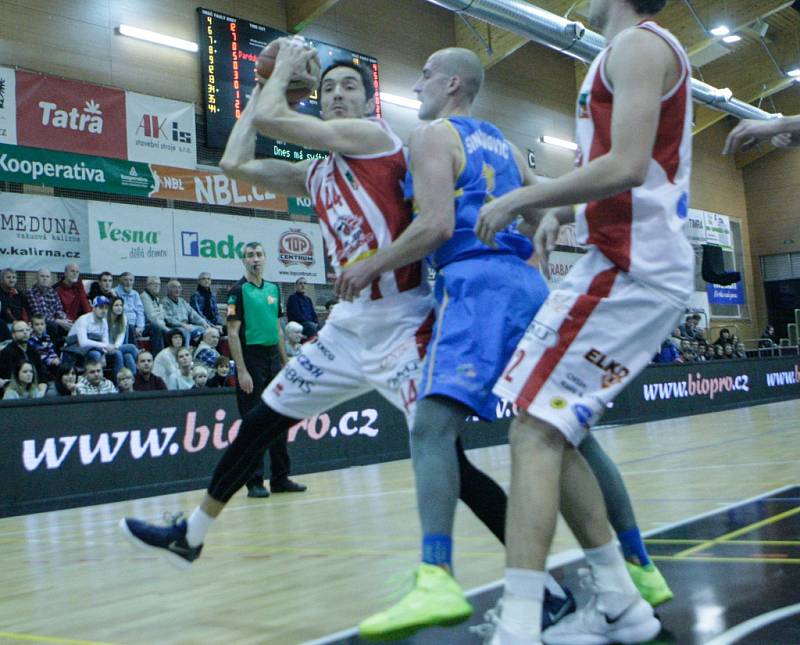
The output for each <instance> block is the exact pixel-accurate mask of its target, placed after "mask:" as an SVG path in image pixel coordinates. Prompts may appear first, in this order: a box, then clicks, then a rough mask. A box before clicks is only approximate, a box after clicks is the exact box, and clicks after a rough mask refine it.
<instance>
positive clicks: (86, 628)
mask: <svg viewBox="0 0 800 645" xmlns="http://www.w3.org/2000/svg"><path fill="white" fill-rule="evenodd" d="M798 419H800V400H795V401H789V402H784V403H774V404H770V405H764V406H758V407H753V408H742V409H739V410H732V411H727V412H720V413H715V414H709V415H700V416H694V417H687V418H681V419H673V420H668V421H659V422H655V423H648V424H641V425H635V426H625V427H616V428H609V429H600V430H597V431H596V432H597V436H598V438H599V439H600V441H601V442H602V443H603V445H604V446H605V448H606V449H607V450H608V451H609V453H610V454H611V455H612V457H613V458H614V459H615V460H616V461H617V463H619V464H620V465H621V469H622V472H623V474H624V476H625V479H626V482H627V483H628V486H629V488H630V491H631V495H632V497H633V500H634V505H635V507H636V511H637V515H638V519H639V524H640V526H641V527H642V529H643V530H645V531H651V532H652V531H656V532H658V535H654V536H651V539H652V541H651V543H650V544H651V547H650V548H651V550H652V552H653V553H654V554H656V555H657V556H658V558H659V562H660V566H662V567H663V568H664V570H665V571H666V572H667V576H668V577H669V578H670V579H671V580H673V582H674V585H675V587H676V591H677V592H678V598H677V599H676V600H675V601H673V603H672V604H671V605H667V606H666V607H665V608H664V610H663V611H662V612H661V613H662V617H663V618H664V622H665V626H666V627H667V630H666V631H665V633H664V634H662V637H661V638H660V640H659V641H658V642H660V643H680V644H681V645H682V644H683V643H714V645H721V644H722V643H733V642H742V643H745V642H751V643H761V642H767V641H763V640H761V637H760V636H757V635H751V636H747V637H744V639H743V640H724V638H727V637H723V636H722V634H723V633H724V632H726V631H728V630H730V629H731V628H732V627H734V625H736V624H738V623H740V622H741V621H743V620H745V619H746V618H748V617H749V616H748V615H744V614H742V612H741V611H737V610H735V608H732V607H729V606H728V605H726V602H727V600H726V593H725V589H726V588H728V587H726V585H727V584H728V582H729V583H730V586H729V589H730V590H733V589H735V588H741V586H742V581H743V580H745V578H744V577H742V576H743V575H744V574H743V573H742V571H743V569H742V568H741V567H740V568H738V569H737V568H736V566H737V563H738V564H739V565H741V566H745V565H746V566H748V567H749V568H748V570H747V576H748V577H747V578H746V581H747V582H746V585H747V589H748V590H749V592H750V596H749V598H758V599H760V604H759V605H758V606H757V607H755V606H754V607H755V608H753V610H752V611H751V615H761V614H763V613H764V612H769V611H771V610H777V609H780V608H781V607H784V606H790V605H792V604H795V603H797V602H798V594H797V591H796V590H797V589H798V585H800V583H799V582H798V579H797V575H798V574H794V573H793V572H794V571H795V570H796V566H793V565H797V564H800V552H799V551H798V548H799V547H800V542H798V541H793V540H792V537H795V538H796V536H797V531H798V530H800V522H798V520H800V508H798V497H800V491H798V490H797V489H792V488H791V486H793V485H796V484H798V483H800V424H798ZM470 458H471V459H473V460H474V461H475V463H476V464H478V465H479V466H480V467H481V468H483V469H485V470H486V471H487V472H489V473H491V474H492V475H493V476H494V477H495V478H497V479H498V481H500V482H501V483H502V484H504V485H506V484H507V481H508V468H509V454H508V448H507V447H506V446H499V447H495V448H486V449H480V450H475V451H471V452H470ZM301 479H302V481H303V482H304V483H307V484H308V485H309V491H308V492H307V493H304V494H291V495H274V496H273V497H271V498H269V499H267V500H251V499H248V498H246V497H245V496H244V495H243V494H239V495H237V496H236V497H234V498H233V500H232V501H231V503H230V505H229V507H228V509H226V511H225V513H224V514H223V515H222V517H221V519H220V520H219V521H218V522H217V523H216V525H215V526H214V527H213V528H212V530H211V533H210V534H209V538H208V540H207V542H206V547H205V551H204V553H203V556H202V558H201V559H200V560H198V561H197V562H196V563H195V564H194V565H193V567H192V569H191V570H190V571H188V572H185V573H181V572H178V571H176V570H174V569H172V568H171V567H170V566H169V565H167V564H166V563H165V562H164V561H163V560H161V559H159V558H156V557H155V556H150V555H149V554H145V553H142V552H140V551H136V550H134V549H133V548H132V547H130V546H129V545H128V543H127V542H125V541H124V540H123V539H122V538H121V536H120V535H119V534H118V531H117V527H116V524H117V522H118V520H119V518H120V517H122V516H124V515H134V516H137V517H142V518H148V519H153V520H155V519H157V518H159V517H160V516H161V514H162V512H164V511H171V512H174V511H180V510H183V511H187V512H189V511H191V509H192V508H193V507H194V505H195V504H196V503H197V501H198V500H199V499H200V495H201V492H200V491H196V492H191V493H181V494H177V495H167V496H162V497H156V498H148V499H143V500H135V501H128V502H120V503H115V504H105V505H99V506H90V507H84V508H77V509H71V510H65V511H57V512H52V513H41V514H37V515H28V516H20V517H11V518H5V519H0V571H2V572H3V573H2V584H0V642H1V643H21V642H27V643H60V644H73V645H77V644H83V645H90V644H98V643H113V644H115V645H122V644H125V645H140V644H141V645H144V644H147V645H150V644H159V645H160V644H178V643H185V644H189V643H191V644H207V643H208V644H212V643H213V644H220V643H235V644H246V643H263V644H269V645H280V644H284V643H286V644H290V643H292V644H293V643H300V642H304V641H313V640H316V639H319V642H357V641H356V640H355V639H354V638H352V636H351V634H350V633H349V632H347V631H344V632H343V633H341V634H339V635H338V636H335V637H333V638H331V637H329V636H328V635H330V634H333V633H335V632H340V631H342V630H347V629H348V628H350V627H352V626H353V625H354V624H356V623H357V622H358V621H359V620H360V619H361V618H363V617H364V616H366V615H368V614H369V613H371V612H373V611H375V610H377V609H380V608H383V607H385V606H386V605H387V604H388V603H390V602H392V598H393V596H392V591H393V589H392V587H393V586H394V590H397V588H398V587H399V588H400V589H402V586H403V584H404V582H405V581H404V580H403V579H402V578H403V577H404V575H405V574H406V573H407V572H408V571H410V569H411V568H412V567H413V566H414V564H415V563H416V562H417V559H418V542H419V528H418V522H417V517H416V510H415V501H414V492H413V481H412V473H411V469H410V466H409V462H408V461H400V462H392V463H387V464H380V465H373V466H364V467H359V468H351V469H348V470H343V471H330V472H325V473H319V474H315V475H307V476H303V477H302V478H301ZM778 489H781V490H778ZM765 494H766V498H765V499H764V500H761V501H745V502H744V503H743V500H749V499H750V498H756V497H759V496H763V495H765ZM720 511H721V512H720ZM698 515H704V518H701V519H699V520H696V521H693V522H689V523H684V524H683V525H682V526H678V527H675V526H674V525H676V524H677V523H680V522H682V521H684V520H686V519H687V518H691V517H696V516H698ZM455 544H456V553H455V556H456V562H455V566H456V572H457V574H458V577H459V579H460V581H461V582H462V584H463V585H464V586H465V587H466V588H474V587H479V586H483V589H482V593H479V594H478V595H477V596H476V599H478V600H480V602H477V601H476V606H477V607H478V608H479V609H481V610H482V609H483V608H484V605H486V603H487V602H488V600H487V598H489V596H490V595H491V594H490V593H489V592H490V591H491V587H490V586H489V583H492V582H494V581H496V580H498V579H499V578H501V577H502V573H503V552H502V549H501V548H500V545H499V544H498V543H497V542H496V540H495V539H494V538H493V537H492V536H491V535H490V534H489V532H488V531H487V530H486V529H484V528H483V526H482V525H480V524H479V523H478V522H477V520H475V519H474V518H473V517H472V516H471V515H470V514H469V511H468V510H467V509H465V508H463V507H461V508H459V512H458V515H457V520H456V538H455ZM574 546H575V544H574V541H573V540H572V538H571V537H570V536H569V535H568V532H567V531H566V530H564V528H563V527H560V528H559V532H558V535H557V538H556V544H555V550H554V553H556V554H560V555H558V556H557V557H556V560H559V561H560V562H562V563H564V562H568V563H569V562H570V561H571V558H570V555H571V553H570V550H571V549H573V548H574ZM678 560H682V561H684V562H678ZM686 561H691V562H686ZM700 561H703V562H706V561H707V562H708V563H709V567H698V566H697V565H698V564H699V562H700ZM575 566H576V564H575V563H570V564H568V565H567V566H566V567H565V568H564V569H563V571H562V572H560V573H563V575H565V576H566V578H567V581H568V582H569V581H571V580H572V579H573V574H574V568H575ZM723 566H729V568H726V569H720V567H723ZM779 567H780V568H779ZM784 567H785V570H786V571H787V572H788V573H787V574H784V573H783V572H784ZM679 569H680V571H679ZM798 572H800V570H798ZM789 573H791V574H792V576H794V577H791V580H792V581H793V586H792V585H788V586H787V585H784V584H783V583H782V582H781V580H782V579H783V577H785V576H786V575H788V574H789ZM392 578H394V580H393V583H394V585H392V584H387V581H388V580H390V579H392ZM783 582H785V580H783ZM712 583H713V584H712ZM737 585H738V587H737ZM792 589H793V590H794V592H793V593H792V592H791V590H792ZM787 590H789V591H787ZM487 593H488V594H489V595H487ZM748 602H749V601H748ZM753 602H755V601H753ZM786 611H787V610H785V611H784V613H786ZM788 611H789V613H791V611H790V610H788ZM477 613H479V612H476V614H477ZM792 615H793V616H794V620H793V619H792V618H788V619H787V618H784V619H783V622H787V620H788V623H791V624H796V623H797V622H798V621H797V616H798V614H792ZM775 616H777V618H776V619H775V621H773V622H775V624H776V625H778V624H779V623H780V622H781V621H780V620H779V619H780V617H781V616H780V615H778V614H775ZM479 618H480V617H479V616H478V615H476V617H475V618H474V619H473V622H479ZM768 622H769V621H768ZM765 624H766V623H765ZM770 624H771V623H770ZM765 629H766V628H765ZM682 630H683V631H682ZM687 630H688V631H687ZM759 633H761V634H765V633H766V632H763V630H762V632H759ZM464 634H467V635H466V636H465V635H464ZM681 634H690V639H689V640H687V638H688V637H686V636H683V635H681ZM764 637H766V636H764ZM715 638H717V640H716V641H715V640H714V639H715ZM720 638H723V640H719V639H720ZM753 638H755V640H753ZM776 638H783V636H780V637H779V636H776V635H775V634H773V635H772V636H770V637H769V642H770V643H771V644H772V643H779V642H783V641H782V640H775V639H776ZM676 639H677V640H676ZM413 642H420V643H422V642H426V643H428V642H438V643H456V642H458V643H460V642H473V643H477V642H479V639H478V638H477V637H474V636H472V637H470V636H469V635H468V633H467V632H466V630H451V631H449V632H438V633H435V632H428V633H427V635H426V634H425V633H423V634H422V635H421V637H420V638H419V639H414V641H413ZM786 642H794V643H797V642H800V639H798V640H795V641H786Z"/></svg>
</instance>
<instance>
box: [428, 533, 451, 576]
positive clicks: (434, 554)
mask: <svg viewBox="0 0 800 645" xmlns="http://www.w3.org/2000/svg"><path fill="white" fill-rule="evenodd" d="M422 561H423V562H424V563H426V564H436V565H441V564H446V565H447V566H448V567H450V568H451V569H452V566H453V538H452V537H450V536H449V535H425V536H423V538H422Z"/></svg>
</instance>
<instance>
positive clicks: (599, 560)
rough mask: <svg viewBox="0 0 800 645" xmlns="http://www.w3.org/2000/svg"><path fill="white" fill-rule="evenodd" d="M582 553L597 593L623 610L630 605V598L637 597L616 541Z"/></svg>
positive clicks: (636, 591)
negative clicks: (590, 571) (589, 568)
mask: <svg viewBox="0 0 800 645" xmlns="http://www.w3.org/2000/svg"><path fill="white" fill-rule="evenodd" d="M584 553H585V554H586V560H587V562H588V563H589V566H590V567H591V569H592V574H593V576H594V580H595V583H596V584H597V586H598V590H599V592H600V593H601V594H602V595H603V596H604V597H607V598H610V600H609V602H611V603H612V604H614V605H618V606H621V607H623V608H624V606H627V605H629V604H630V603H631V598H632V597H638V596H639V592H638V590H637V589H636V586H635V585H634V584H633V580H631V576H630V574H629V573H628V569H627V568H626V567H625V559H624V558H623V557H622V551H620V550H619V547H618V546H617V542H616V540H613V539H612V540H611V541H610V542H609V543H608V544H605V545H603V546H600V547H597V548H596V549H584ZM614 598H616V599H617V600H616V601H615V600H614Z"/></svg>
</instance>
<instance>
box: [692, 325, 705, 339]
mask: <svg viewBox="0 0 800 645" xmlns="http://www.w3.org/2000/svg"><path fill="white" fill-rule="evenodd" d="M694 338H695V340H697V341H703V342H704V343H705V342H706V330H705V329H703V328H702V327H695V328H694Z"/></svg>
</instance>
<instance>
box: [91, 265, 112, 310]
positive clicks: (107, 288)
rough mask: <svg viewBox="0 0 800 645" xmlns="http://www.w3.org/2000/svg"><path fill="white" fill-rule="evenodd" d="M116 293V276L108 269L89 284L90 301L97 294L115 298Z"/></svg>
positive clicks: (110, 298)
mask: <svg viewBox="0 0 800 645" xmlns="http://www.w3.org/2000/svg"><path fill="white" fill-rule="evenodd" d="M115 295H116V294H115V292H114V276H113V275H111V273H109V272H108V271H103V272H102V273H101V274H100V277H99V278H98V279H97V280H95V281H94V282H92V284H90V285H89V301H90V302H91V301H92V300H94V299H95V298H97V296H105V297H106V298H108V299H109V300H113V299H114V296H115Z"/></svg>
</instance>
